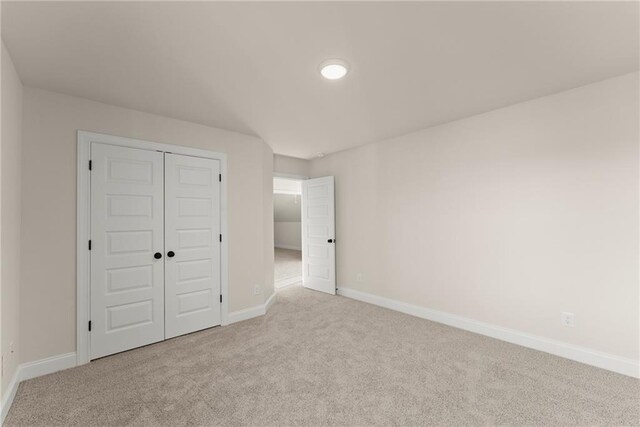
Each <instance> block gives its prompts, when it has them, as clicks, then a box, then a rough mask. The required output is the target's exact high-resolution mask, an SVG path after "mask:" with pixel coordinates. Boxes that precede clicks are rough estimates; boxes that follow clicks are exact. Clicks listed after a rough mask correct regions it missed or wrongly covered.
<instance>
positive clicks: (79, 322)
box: [76, 130, 229, 365]
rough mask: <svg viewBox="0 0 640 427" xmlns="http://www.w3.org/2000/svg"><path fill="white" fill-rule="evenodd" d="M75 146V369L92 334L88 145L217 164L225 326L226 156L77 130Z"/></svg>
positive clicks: (223, 322)
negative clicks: (181, 156)
mask: <svg viewBox="0 0 640 427" xmlns="http://www.w3.org/2000/svg"><path fill="white" fill-rule="evenodd" d="M77 138H78V142H77V147H78V151H77V192H76V203H77V204H76V365H83V364H85V363H88V362H89V354H91V353H90V351H89V350H90V346H91V334H90V333H89V328H88V324H89V320H90V319H89V310H90V307H91V281H90V278H91V275H90V272H91V270H90V268H91V257H90V254H89V248H88V242H89V239H90V234H91V226H90V224H91V174H90V171H89V160H90V159H91V143H92V142H97V143H101V144H109V145H117V146H121V147H129V148H137V149H143V150H150V151H161V152H167V153H173V154H181V155H185V156H194V157H203V158H207V159H214V160H219V161H220V173H221V174H222V182H221V186H220V233H221V234H222V236H223V238H222V243H221V248H220V276H221V277H220V293H221V294H222V305H221V307H220V323H221V325H227V324H229V322H228V313H229V312H228V309H229V234H228V229H227V213H228V204H227V155H226V154H225V153H218V152H215V151H209V150H202V149H199V148H191V147H184V146H180V145H173V144H163V143H158V142H151V141H144V140H140V139H133V138H125V137H121V136H113V135H106V134H101V133H95V132H88V131H83V130H78V135H77Z"/></svg>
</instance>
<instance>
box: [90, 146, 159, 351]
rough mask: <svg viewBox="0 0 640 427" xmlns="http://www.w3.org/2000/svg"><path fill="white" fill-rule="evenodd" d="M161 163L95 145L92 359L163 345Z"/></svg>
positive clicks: (154, 155)
mask: <svg viewBox="0 0 640 427" xmlns="http://www.w3.org/2000/svg"><path fill="white" fill-rule="evenodd" d="M162 156H163V155H162V153H159V152H155V151H146V150H138V149H134V148H125V147H117V146H112V145H105V144H98V143H93V144H92V145H91V162H92V168H91V169H92V171H91V242H90V244H91V247H90V249H91V251H90V256H91V317H90V319H91V323H90V325H91V326H90V330H91V346H90V348H91V355H90V358H91V359H96V358H98V357H102V356H106V355H108V354H113V353H117V352H120V351H124V350H128V349H131V348H134V347H140V346H143V345H147V344H150V343H153V342H157V341H161V340H163V339H164V257H163V255H162V254H163V252H164V245H163V244H164V241H163V235H164V230H163V228H164V218H163V215H164V213H163V209H164V207H163V164H162V163H163V159H162Z"/></svg>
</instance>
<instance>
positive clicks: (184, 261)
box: [165, 153, 220, 338]
mask: <svg viewBox="0 0 640 427" xmlns="http://www.w3.org/2000/svg"><path fill="white" fill-rule="evenodd" d="M219 173H220V161H218V160H212V159H203V158H198V157H190V156H181V155H176V154H168V153H167V154H165V224H166V226H165V248H166V250H167V258H166V259H165V271H166V275H165V319H166V323H165V338H172V337H175V336H177V335H182V334H186V333H189V332H193V331H197V330H200V329H204V328H209V327H211V326H215V325H219V324H220V300H219V298H220V240H219V239H220V182H219V181H218V176H219Z"/></svg>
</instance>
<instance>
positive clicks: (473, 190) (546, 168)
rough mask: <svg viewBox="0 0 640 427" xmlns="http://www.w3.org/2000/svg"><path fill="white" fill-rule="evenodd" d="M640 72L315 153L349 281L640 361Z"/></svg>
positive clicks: (341, 278)
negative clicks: (330, 188) (567, 321)
mask: <svg viewBox="0 0 640 427" xmlns="http://www.w3.org/2000/svg"><path fill="white" fill-rule="evenodd" d="M638 77H639V75H638V73H634V74H630V75H626V76H621V77H618V78H614V79H611V80H606V81H603V82H599V83H596V84H592V85H588V86H584V87H581V88H577V89H574V90H570V91H567V92H563V93H559V94H555V95H552V96H548V97H544V98H539V99H536V100H533V101H530V102H525V103H521V104H517V105H514V106H511V107H508V108H503V109H500V110H496V111H493V112H489V113H486V114H482V115H478V116H474V117H471V118H468V119H464V120H459V121H456V122H452V123H449V124H445V125H442V126H438V127H434V128H430V129H427V130H423V131H420V132H417V133H413V134H409V135H405V136H401V137H398V138H394V139H390V140H386V141H383V142H380V143H375V144H370V145H366V146H363V147H360V148H357V149H353V150H349V151H344V152H341V153H337V154H334V155H330V156H327V157H325V158H323V159H316V160H313V161H312V162H311V175H312V176H323V175H335V177H336V221H337V235H336V237H337V241H338V243H337V248H336V249H337V251H336V252H337V254H338V258H337V272H338V286H339V287H349V288H353V289H356V290H359V291H363V292H368V293H371V294H375V295H379V296H382V297H387V298H392V299H396V300H400V301H403V302H408V303H411V304H416V305H421V306H424V307H428V308H431V309H435V310H440V311H443V312H447V313H451V314H455V315H459V316H464V317H467V318H471V319H475V320H479V321H483V322H487V323H491V324H494V325H499V326H503V327H507V328H512V329H516V330H519V331H523V332H527V333H530V334H534V335H537V336H541V337H548V338H551V339H555V340H559V341H563V342H566V343H571V344H575V345H579V346H583V347H587V348H590V349H594V350H599V351H603V352H606V353H610V354H613V355H618V356H621V357H625V358H631V359H635V360H637V359H638V357H639V351H638V347H639V342H638V340H639V334H640V331H639V330H638V323H639V320H640V319H639V315H638V311H639V289H638V283H639V282H638V279H639V278H638V255H639V254H638V243H639V242H638V231H639V226H638V218H639V216H638V214H639V212H638V202H639V200H638V191H639V185H638V176H639V168H638V154H639V152H638V143H639V131H638V127H639V126H638V125H639V123H638V120H639V117H640V110H639V106H638V93H639V92H638V91H639V85H638ZM358 273H362V275H363V278H362V281H357V274H358ZM562 311H567V312H572V313H574V314H575V327H574V328H567V327H563V326H561V325H560V313H561V312H562Z"/></svg>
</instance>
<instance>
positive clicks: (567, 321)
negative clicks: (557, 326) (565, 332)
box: [560, 311, 574, 328]
mask: <svg viewBox="0 0 640 427" xmlns="http://www.w3.org/2000/svg"><path fill="white" fill-rule="evenodd" d="M560 322H561V323H562V326H566V327H568V328H573V325H574V319H573V313H567V312H566V311H563V312H562V313H561V315H560Z"/></svg>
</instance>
